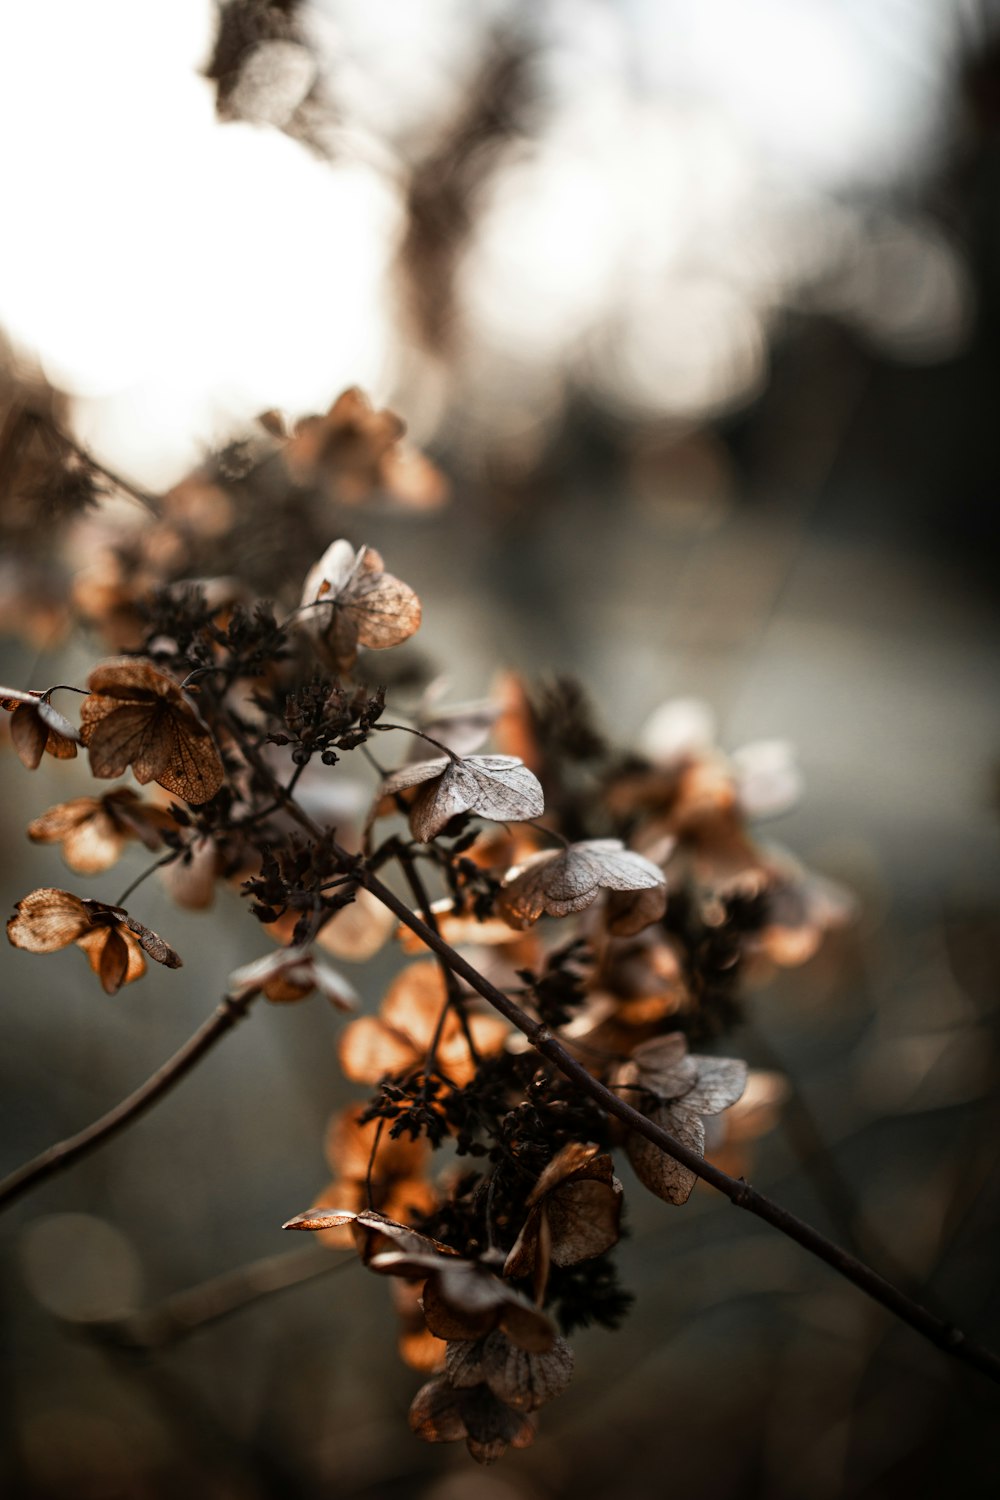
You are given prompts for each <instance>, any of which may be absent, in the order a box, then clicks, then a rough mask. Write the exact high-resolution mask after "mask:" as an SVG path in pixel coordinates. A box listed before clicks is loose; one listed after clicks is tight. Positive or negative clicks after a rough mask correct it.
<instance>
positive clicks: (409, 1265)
mask: <svg viewBox="0 0 1000 1500" xmlns="http://www.w3.org/2000/svg"><path fill="white" fill-rule="evenodd" d="M442 1248H443V1247H442ZM370 1265H371V1268H372V1270H373V1271H380V1272H382V1273H383V1274H384V1275H387V1276H403V1277H405V1278H406V1279H407V1280H410V1281H420V1280H422V1279H423V1278H425V1277H426V1285H425V1286H424V1318H425V1320H426V1323H427V1327H428V1328H429V1329H430V1330H431V1332H432V1333H434V1334H436V1335H437V1337H438V1338H439V1339H480V1338H485V1337H486V1335H487V1334H488V1333H492V1332H493V1330H494V1329H496V1328H499V1329H501V1330H502V1331H503V1332H504V1333H505V1334H506V1335H507V1337H508V1338H509V1339H510V1340H511V1341H512V1342H513V1343H515V1344H516V1345H517V1347H518V1348H519V1349H526V1350H527V1351H528V1352H529V1353H530V1354H544V1353H545V1352H546V1351H547V1350H549V1349H551V1348H552V1345H553V1343H554V1342H555V1339H556V1329H555V1324H554V1323H553V1322H552V1320H551V1318H549V1317H548V1316H547V1315H546V1314H545V1313H543V1312H542V1310H541V1308H539V1307H536V1306H535V1305H534V1303H533V1302H530V1301H529V1300H528V1298H527V1297H523V1296H522V1295H521V1293H520V1292H518V1291H515V1290H514V1288H513V1287H511V1286H508V1285H507V1283H506V1282H505V1281H501V1279H500V1277H499V1276H495V1275H494V1274H493V1272H492V1271H491V1270H490V1268H489V1266H488V1265H486V1264H484V1262H483V1261H478V1260H465V1259H463V1258H462V1257H461V1256H458V1255H455V1254H454V1253H452V1254H441V1252H440V1250H439V1251H437V1252H434V1253H427V1252H426V1251H423V1252H412V1251H409V1250H407V1249H406V1248H405V1247H401V1248H400V1249H399V1250H390V1251H388V1252H386V1253H384V1254H377V1255H374V1256H373V1257H372V1259H371V1261H370Z"/></svg>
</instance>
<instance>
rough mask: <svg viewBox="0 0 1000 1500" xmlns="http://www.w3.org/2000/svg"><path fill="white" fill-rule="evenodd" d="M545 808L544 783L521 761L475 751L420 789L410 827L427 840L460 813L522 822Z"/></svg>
mask: <svg viewBox="0 0 1000 1500" xmlns="http://www.w3.org/2000/svg"><path fill="white" fill-rule="evenodd" d="M544 811H545V798H544V796H543V793H542V788H541V785H540V784H539V782H538V780H537V778H536V777H535V775H534V773H533V772H531V771H529V770H528V768H527V766H526V765H524V764H523V763H522V762H521V761H519V760H516V759H515V758H514V757H513V756H510V755H471V756H469V757H468V758H467V759H466V760H454V761H451V762H450V763H449V765H448V766H447V767H446V769H445V770H444V771H443V772H442V774H441V775H440V777H438V779H437V780H434V781H429V782H427V783H426V784H425V785H424V787H423V788H422V789H421V791H419V792H418V793H417V796H416V798H415V800H414V802H413V805H412V807H411V808H410V828H411V830H412V832H413V836H414V838H418V839H420V840H421V841H422V842H424V843H427V842H428V841H429V840H430V839H433V838H435V837H436V835H437V834H439V833H440V832H441V829H442V828H444V827H445V825H446V824H447V823H449V822H450V821H451V819H452V818H453V817H455V816H456V815H457V814H458V813H463V812H474V813H477V814H478V815H479V817H482V818H492V819H493V820H494V821H495V822H499V823H520V822H525V821H527V820H529V819H531V818H537V817H540V816H541V814H542V813H543V812H544Z"/></svg>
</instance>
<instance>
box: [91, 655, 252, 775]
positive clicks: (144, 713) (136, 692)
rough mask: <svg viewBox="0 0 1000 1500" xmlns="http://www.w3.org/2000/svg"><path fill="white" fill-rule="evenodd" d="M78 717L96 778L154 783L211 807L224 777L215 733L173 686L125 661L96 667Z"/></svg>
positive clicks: (147, 666)
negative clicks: (126, 777) (126, 773)
mask: <svg viewBox="0 0 1000 1500" xmlns="http://www.w3.org/2000/svg"><path fill="white" fill-rule="evenodd" d="M87 686H88V688H89V689H90V696H89V697H87V698H85V699H84V700H83V705H82V707H81V709H80V719H81V725H80V733H81V737H82V739H83V742H84V744H85V745H86V746H87V750H88V753H89V755H90V769H91V771H92V772H93V773H94V775H95V776H98V777H101V778H107V777H110V776H120V775H121V774H122V773H123V771H125V770H126V769H127V768H128V767H129V766H131V768H132V773H133V775H134V776H135V779H136V781H138V782H140V783H142V784H143V785H145V783H146V782H148V781H156V782H158V783H159V784H160V786H162V787H166V789H167V791H168V792H173V793H174V795H175V796H178V797H183V799H184V800H185V802H192V803H195V804H198V803H201V802H207V801H208V800H209V798H210V797H214V796H215V793H216V792H217V791H218V790H219V788H220V786H221V785H222V782H223V777H224V774H225V773H224V771H223V766H222V761H221V759H220V757H219V752H218V750H217V749H216V748H215V742H214V741H213V739H212V734H211V730H210V729H209V728H208V726H207V725H206V724H204V723H203V722H202V720H201V719H200V718H199V717H198V715H197V713H196V712H195V710H194V708H193V706H192V704H191V703H190V701H189V700H188V698H187V697H186V696H185V695H184V693H183V692H182V690H181V688H180V687H179V686H178V684H177V683H176V682H174V680H173V678H171V677H166V676H165V675H164V674H163V673H162V672H158V671H157V670H156V668H155V667H154V666H153V665H152V664H151V663H150V662H148V661H144V660H142V659H141V658H139V657H133V656H120V657H115V658H112V659H111V660H110V661H106V662H103V663H102V664H101V665H100V666H99V667H95V668H94V670H93V671H92V672H91V674H90V676H89V678H88V679H87Z"/></svg>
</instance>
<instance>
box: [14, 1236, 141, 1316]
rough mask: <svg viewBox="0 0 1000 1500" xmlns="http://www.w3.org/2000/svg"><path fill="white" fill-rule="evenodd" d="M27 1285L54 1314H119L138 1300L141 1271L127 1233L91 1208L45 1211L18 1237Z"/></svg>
mask: <svg viewBox="0 0 1000 1500" xmlns="http://www.w3.org/2000/svg"><path fill="white" fill-rule="evenodd" d="M20 1250H21V1265H22V1268H23V1272H24V1279H25V1281H26V1282H27V1284H28V1288H29V1290H30V1291H31V1292H32V1293H33V1294H34V1296H35V1297H37V1299H38V1301H39V1302H40V1303H41V1304H42V1306H43V1307H44V1308H45V1309H46V1310H47V1311H48V1312H50V1313H54V1314H55V1316H56V1317H57V1318H66V1319H69V1320H70V1321H72V1322H74V1323H85V1322H99V1321H103V1320H105V1319H112V1318H119V1317H123V1316H124V1315H126V1314H127V1313H129V1312H132V1311H134V1309H135V1307H136V1306H137V1304H138V1301H139V1293H140V1290H141V1285H142V1273H141V1270H140V1267H139V1261H138V1257H137V1256H136V1253H135V1251H134V1250H133V1248H132V1246H131V1244H130V1243H129V1241H128V1240H127V1239H126V1238H125V1236H124V1235H123V1234H122V1233H121V1232H120V1231H119V1230H117V1229H115V1227H114V1226H113V1225H112V1224H109V1223H107V1221H106V1220H104V1219H98V1218H95V1217H94V1216H93V1215H92V1214H49V1215H48V1216H47V1217H45V1218H42V1219H38V1220H36V1221H35V1222H34V1223H33V1224H29V1226H28V1228H27V1229H26V1230H25V1232H24V1235H23V1237H22V1239H21V1245H20Z"/></svg>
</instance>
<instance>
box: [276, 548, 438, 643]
mask: <svg viewBox="0 0 1000 1500" xmlns="http://www.w3.org/2000/svg"><path fill="white" fill-rule="evenodd" d="M302 609H303V614H302V623H303V625H304V627H305V628H306V630H307V631H308V632H309V634H310V635H312V637H313V639H314V640H315V641H316V643H317V645H318V646H319V647H320V649H321V651H322V652H323V654H324V655H326V656H328V657H329V659H330V661H331V665H333V666H335V667H336V668H337V670H338V671H342V672H349V671H350V670H351V668H352V667H353V666H354V663H355V661H356V660H357V655H358V647H359V646H367V647H368V648H369V649H370V650H373V651H381V650H384V649H385V648H386V647H388V646H398V645H399V643H400V642H401V641H405V640H408V639H409V637H410V636H411V635H413V633H414V631H415V630H416V629H417V628H418V626H419V625H420V600H419V599H418V598H417V596H416V594H415V593H414V591H413V590H412V589H411V588H410V586H409V584H406V583H403V582H401V580H400V579H398V578H395V577H394V576H393V575H392V574H391V573H387V572H386V571H385V568H384V564H383V562H382V558H381V556H380V555H379V553H378V552H376V551H375V549H374V548H373V547H361V548H359V550H358V551H357V552H355V550H354V548H353V547H352V546H351V544H350V542H347V541H343V540H339V541H336V542H332V543H331V544H330V546H329V547H328V548H327V549H326V551H325V552H324V554H323V556H322V557H321V558H320V560H319V562H318V563H316V565H315V567H313V568H312V569H310V571H309V573H308V575H307V576H306V581H305V585H304V587H303V590H302Z"/></svg>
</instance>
